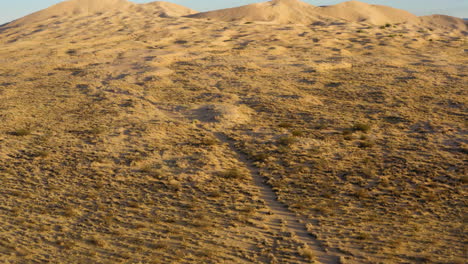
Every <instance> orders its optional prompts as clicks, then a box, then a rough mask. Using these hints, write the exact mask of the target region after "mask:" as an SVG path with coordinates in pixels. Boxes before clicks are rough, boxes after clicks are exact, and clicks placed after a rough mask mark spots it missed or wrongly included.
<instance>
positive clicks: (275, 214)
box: [213, 132, 339, 264]
mask: <svg viewBox="0 0 468 264" xmlns="http://www.w3.org/2000/svg"><path fill="white" fill-rule="evenodd" d="M213 134H214V135H215V136H216V137H217V138H218V139H219V140H220V141H222V142H224V143H226V144H228V146H229V148H230V149H231V150H232V152H233V153H235V154H236V156H237V158H238V160H239V161H241V162H242V163H244V164H245V165H246V167H247V168H248V169H249V171H250V174H251V175H252V179H253V181H254V184H255V185H256V186H257V187H258V189H259V191H260V198H261V199H262V200H264V201H265V204H266V205H267V206H268V208H269V209H270V210H271V212H272V219H271V220H270V221H269V223H266V224H267V225H268V226H269V227H270V228H271V229H272V230H275V231H278V232H280V230H281V228H282V225H283V226H286V228H287V229H288V230H289V232H291V233H293V234H295V236H296V237H297V239H298V240H299V241H301V242H302V243H303V244H304V245H306V246H307V247H308V248H309V250H310V251H312V252H313V255H314V256H315V260H316V262H315V263H317V262H318V263H323V264H337V263H339V258H338V257H336V256H333V255H331V254H329V253H327V252H326V251H325V250H324V249H323V248H322V246H321V245H320V242H319V241H317V240H316V239H315V238H314V237H313V236H312V235H311V234H310V233H309V232H308V231H307V229H306V227H305V225H304V224H303V223H301V221H300V220H301V218H300V217H298V216H296V215H295V214H294V213H293V212H291V211H290V210H289V209H288V208H287V207H286V205H284V204H282V203H281V202H280V201H278V199H277V196H276V194H275V192H274V191H273V189H272V188H271V186H270V185H269V184H267V183H266V182H265V179H264V178H263V177H262V176H260V174H259V172H258V169H257V168H256V167H255V166H254V165H253V164H252V162H251V161H250V160H249V159H248V158H247V156H246V155H245V154H244V153H242V152H241V151H240V150H239V149H238V148H237V147H236V145H235V141H234V140H232V139H230V138H229V137H227V136H226V135H225V134H224V133H220V132H215V133H213Z"/></svg>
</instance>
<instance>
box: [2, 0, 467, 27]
mask: <svg viewBox="0 0 468 264" xmlns="http://www.w3.org/2000/svg"><path fill="white" fill-rule="evenodd" d="M95 1H99V0H95ZM166 1H167V2H173V3H176V4H180V5H183V6H186V7H190V8H192V9H195V10H197V11H207V10H214V9H220V8H227V7H234V6H241V5H246V4H251V3H257V2H264V1H266V0H166ZM303 1H304V2H308V3H310V4H312V5H317V6H320V5H331V4H336V3H340V2H343V1H342V0H303ZM59 2H61V0H0V24H3V23H6V22H9V21H11V20H14V19H17V18H20V17H22V16H25V15H27V14H30V13H33V12H35V11H38V10H41V9H44V8H47V7H48V6H51V5H53V4H56V3H59ZM132 2H136V3H147V2H153V1H151V0H133V1H132ZM361 2H367V3H371V4H380V5H388V6H392V7H396V8H401V9H405V10H407V11H410V12H412V13H414V14H416V15H429V14H446V15H451V16H457V17H464V18H468V0H361Z"/></svg>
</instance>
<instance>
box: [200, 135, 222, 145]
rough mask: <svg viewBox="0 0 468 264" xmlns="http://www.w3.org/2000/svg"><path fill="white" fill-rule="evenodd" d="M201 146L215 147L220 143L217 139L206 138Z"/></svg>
mask: <svg viewBox="0 0 468 264" xmlns="http://www.w3.org/2000/svg"><path fill="white" fill-rule="evenodd" d="M200 144H201V145H205V146H214V145H217V144H219V141H218V140H217V139H216V138H213V137H204V138H203V139H202V140H201V142H200Z"/></svg>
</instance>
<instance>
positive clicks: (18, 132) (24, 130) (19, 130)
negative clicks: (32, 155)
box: [11, 128, 31, 137]
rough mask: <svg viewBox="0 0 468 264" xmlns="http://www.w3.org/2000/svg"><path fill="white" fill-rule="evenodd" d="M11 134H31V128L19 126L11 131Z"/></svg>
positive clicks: (19, 135)
mask: <svg viewBox="0 0 468 264" xmlns="http://www.w3.org/2000/svg"><path fill="white" fill-rule="evenodd" d="M11 134H12V135H13V136H17V137H24V136H28V135H31V130H30V129H29V128H20V129H17V130H15V131H13V132H11Z"/></svg>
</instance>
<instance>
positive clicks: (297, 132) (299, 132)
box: [291, 130, 305, 137]
mask: <svg viewBox="0 0 468 264" xmlns="http://www.w3.org/2000/svg"><path fill="white" fill-rule="evenodd" d="M291 134H292V135H293V136H295V137H303V136H305V132H304V131H302V130H293V131H292V132H291Z"/></svg>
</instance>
